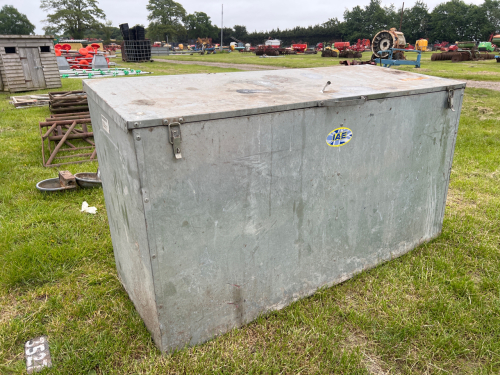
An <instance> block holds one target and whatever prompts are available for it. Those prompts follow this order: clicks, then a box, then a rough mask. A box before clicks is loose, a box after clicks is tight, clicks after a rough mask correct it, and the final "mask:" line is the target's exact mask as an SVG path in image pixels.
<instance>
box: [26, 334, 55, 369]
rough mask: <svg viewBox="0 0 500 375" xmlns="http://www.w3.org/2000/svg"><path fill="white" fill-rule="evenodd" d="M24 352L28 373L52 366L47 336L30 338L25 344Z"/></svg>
mask: <svg viewBox="0 0 500 375" xmlns="http://www.w3.org/2000/svg"><path fill="white" fill-rule="evenodd" d="M24 354H25V355H26V369H27V370H28V374H32V373H34V372H39V371H41V370H42V369H43V368H45V367H52V361H51V359H50V351H49V342H48V341H47V337H45V336H42V337H38V338H36V339H33V340H30V341H28V342H27V343H26V344H24Z"/></svg>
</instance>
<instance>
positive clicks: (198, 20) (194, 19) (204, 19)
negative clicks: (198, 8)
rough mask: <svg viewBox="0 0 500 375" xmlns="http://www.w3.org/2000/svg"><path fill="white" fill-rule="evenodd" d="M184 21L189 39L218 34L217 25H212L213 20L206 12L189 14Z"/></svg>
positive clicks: (212, 36) (211, 36)
mask: <svg viewBox="0 0 500 375" xmlns="http://www.w3.org/2000/svg"><path fill="white" fill-rule="evenodd" d="M183 21H184V25H185V27H186V30H187V37H188V38H189V39H197V38H214V37H215V35H216V34H217V27H216V26H214V25H212V21H211V20H210V17H209V16H208V15H207V14H206V13H203V12H194V14H188V15H187V16H186V17H184V20H183Z"/></svg>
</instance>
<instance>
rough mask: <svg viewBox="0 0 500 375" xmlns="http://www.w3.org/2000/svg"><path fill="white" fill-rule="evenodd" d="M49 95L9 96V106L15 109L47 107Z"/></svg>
mask: <svg viewBox="0 0 500 375" xmlns="http://www.w3.org/2000/svg"><path fill="white" fill-rule="evenodd" d="M49 100H50V99H49V94H38V95H22V96H11V97H10V104H13V105H14V107H16V108H29V107H43V106H46V105H49Z"/></svg>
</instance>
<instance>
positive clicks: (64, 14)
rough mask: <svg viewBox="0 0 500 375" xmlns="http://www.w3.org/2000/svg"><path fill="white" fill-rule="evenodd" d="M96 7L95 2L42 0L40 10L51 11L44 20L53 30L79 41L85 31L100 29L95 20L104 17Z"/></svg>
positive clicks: (88, 0) (87, 0) (92, 0)
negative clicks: (65, 33)
mask: <svg viewBox="0 0 500 375" xmlns="http://www.w3.org/2000/svg"><path fill="white" fill-rule="evenodd" d="M97 5H98V2H97V1H96V0H42V3H41V6H40V8H42V9H43V10H45V11H53V13H51V14H48V15H47V19H45V20H44V22H45V23H47V24H48V25H49V26H50V27H52V29H53V30H57V32H67V33H68V34H69V35H70V36H71V37H73V38H75V39H81V38H83V36H84V33H85V31H86V30H92V29H96V28H100V27H101V23H100V22H99V21H97V20H98V19H104V18H105V17H106V16H105V14H104V12H103V11H102V9H100V8H99V7H98V6H97Z"/></svg>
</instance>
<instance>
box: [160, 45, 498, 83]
mask: <svg viewBox="0 0 500 375" xmlns="http://www.w3.org/2000/svg"><path fill="white" fill-rule="evenodd" d="M432 53H434V52H424V53H423V54H422V59H421V65H422V67H421V68H420V69H415V68H414V67H408V66H407V67H401V68H398V69H403V70H408V71H414V72H416V73H422V74H430V75H433V76H438V77H443V78H453V79H470V80H478V81H500V63H497V62H496V60H484V61H462V62H458V63H452V62H451V61H431V55H432ZM371 55H372V54H371V52H364V53H363V57H362V58H361V59H360V60H362V61H367V60H370V58H371ZM416 56H417V54H416V53H407V54H406V58H407V59H408V60H414V59H416ZM152 59H153V60H161V59H164V60H179V61H193V62H219V63H228V64H253V65H264V66H277V67H286V68H312V67H322V66H332V65H333V66H335V65H338V64H339V61H342V60H352V59H345V58H339V57H321V53H318V54H316V55H286V56H280V57H271V58H260V57H258V56H255V54H253V53H241V52H232V53H217V54H215V55H214V54H211V55H203V56H202V55H199V54H194V55H185V56H166V55H162V56H153V57H152Z"/></svg>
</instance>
